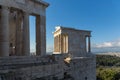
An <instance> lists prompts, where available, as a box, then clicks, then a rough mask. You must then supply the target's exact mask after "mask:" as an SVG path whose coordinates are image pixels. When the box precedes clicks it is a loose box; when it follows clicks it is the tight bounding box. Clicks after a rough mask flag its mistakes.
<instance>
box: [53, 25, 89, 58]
mask: <svg viewBox="0 0 120 80" xmlns="http://www.w3.org/2000/svg"><path fill="white" fill-rule="evenodd" d="M90 37H91V31H86V30H77V29H74V28H65V27H61V26H58V27H56V31H55V32H54V54H58V53H71V54H72V53H73V54H72V55H74V56H76V57H80V56H87V54H89V53H91V48H90Z"/></svg>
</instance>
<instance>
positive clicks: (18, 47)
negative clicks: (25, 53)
mask: <svg viewBox="0 0 120 80" xmlns="http://www.w3.org/2000/svg"><path fill="white" fill-rule="evenodd" d="M21 17H22V16H21V13H20V12H17V14H16V47H15V54H16V55H17V56H20V55H22V54H21V53H22V50H21V49H22V48H21V47H22V40H21V39H22V35H21Z"/></svg>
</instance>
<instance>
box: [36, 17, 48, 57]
mask: <svg viewBox="0 0 120 80" xmlns="http://www.w3.org/2000/svg"><path fill="white" fill-rule="evenodd" d="M36 55H41V56H43V55H46V17H45V16H36Z"/></svg>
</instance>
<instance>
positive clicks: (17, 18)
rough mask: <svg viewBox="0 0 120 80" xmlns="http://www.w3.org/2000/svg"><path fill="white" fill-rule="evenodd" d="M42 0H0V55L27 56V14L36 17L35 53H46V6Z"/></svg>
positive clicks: (28, 41)
mask: <svg viewBox="0 0 120 80" xmlns="http://www.w3.org/2000/svg"><path fill="white" fill-rule="evenodd" d="M48 5H49V4H48V3H46V2H44V1H42V0H0V52H1V53H0V56H12V55H14V56H29V55H30V40H29V16H30V15H33V16H35V17H36V54H37V55H45V53H46V8H47V7H48Z"/></svg>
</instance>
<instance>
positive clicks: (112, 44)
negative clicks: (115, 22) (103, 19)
mask: <svg viewBox="0 0 120 80" xmlns="http://www.w3.org/2000/svg"><path fill="white" fill-rule="evenodd" d="M92 47H93V48H110V47H120V40H115V41H109V42H103V43H100V44H93V45H92Z"/></svg>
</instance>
